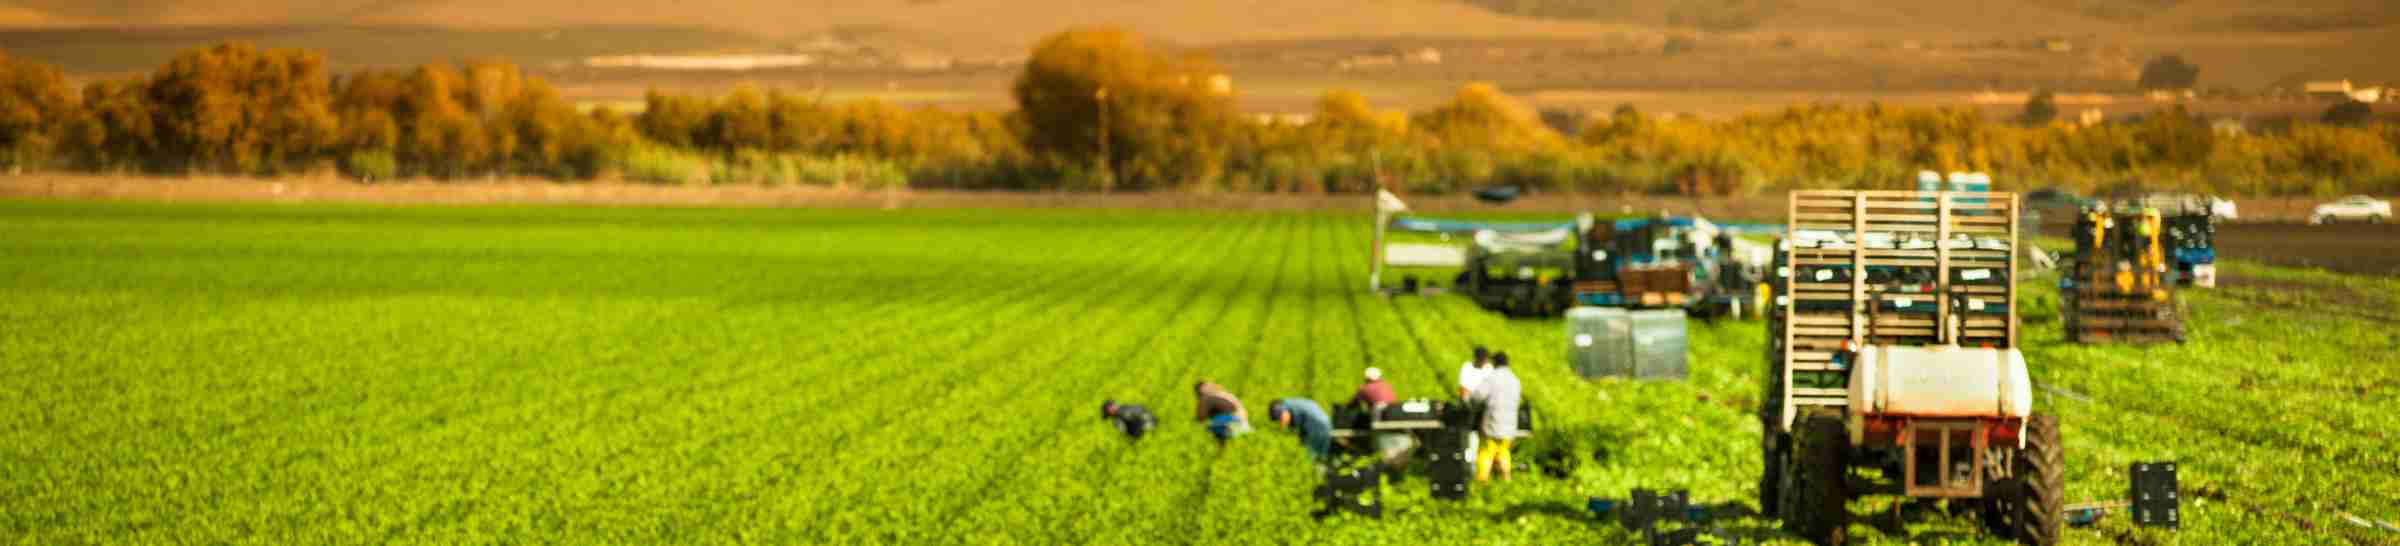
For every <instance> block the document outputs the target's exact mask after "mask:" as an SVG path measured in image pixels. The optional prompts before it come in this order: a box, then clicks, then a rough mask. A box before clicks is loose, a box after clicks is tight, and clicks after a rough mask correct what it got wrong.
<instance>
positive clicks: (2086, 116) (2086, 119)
mask: <svg viewBox="0 0 2400 546" xmlns="http://www.w3.org/2000/svg"><path fill="white" fill-rule="evenodd" d="M2103 121H2108V113H2107V112H2102V111H2100V109H2098V108H2085V109H2083V112H2082V113H2079V114H2076V115H2075V124H2076V125H2082V126H2084V127H2090V126H2093V125H2099V124H2100V122H2103Z"/></svg>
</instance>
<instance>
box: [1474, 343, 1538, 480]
mask: <svg viewBox="0 0 2400 546" xmlns="http://www.w3.org/2000/svg"><path fill="white" fill-rule="evenodd" d="M1470 399H1471V400H1475V401H1479V402H1483V427H1482V431H1483V446H1482V450H1481V451H1478V452H1476V454H1475V481H1478V482H1489V481H1491V480H1492V469H1493V468H1495V467H1496V468H1499V469H1500V479H1502V480H1506V479H1509V473H1510V469H1509V466H1510V463H1509V460H1508V448H1509V447H1510V444H1512V443H1514V442H1515V441H1516V439H1517V437H1518V436H1520V435H1522V434H1523V433H1522V432H1520V431H1518V430H1517V406H1518V405H1519V404H1523V403H1525V400H1524V385H1521V384H1518V383H1517V373H1516V372H1515V371H1513V370H1510V369H1509V368H1508V353H1505V352H1503V353H1499V354H1494V355H1492V371H1491V373H1490V375H1489V376H1486V377H1485V378H1484V379H1483V385H1481V386H1478V387H1475V395H1474V396H1473V397H1472V398H1470Z"/></svg>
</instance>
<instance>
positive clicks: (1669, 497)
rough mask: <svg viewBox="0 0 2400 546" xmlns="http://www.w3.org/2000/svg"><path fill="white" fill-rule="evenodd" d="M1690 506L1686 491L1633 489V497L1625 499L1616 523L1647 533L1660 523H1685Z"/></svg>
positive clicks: (1689, 496) (1688, 493)
mask: <svg viewBox="0 0 2400 546" xmlns="http://www.w3.org/2000/svg"><path fill="white" fill-rule="evenodd" d="M1690 506H1691V494H1690V492H1687V491H1683V490H1676V491H1663V492H1661V491H1651V490H1648V489H1635V490H1633V496H1632V497H1631V498H1628V499H1626V502H1625V510H1624V511H1623V512H1621V513H1620V514H1619V515H1618V521H1619V523H1623V524H1624V525H1625V528H1626V529H1631V530H1636V531H1648V530H1650V529H1651V528H1653V527H1656V526H1657V525H1658V524H1659V523H1661V522H1680V521H1685V520H1686V519H1687V517H1688V515H1689V512H1690V509H1689V507H1690Z"/></svg>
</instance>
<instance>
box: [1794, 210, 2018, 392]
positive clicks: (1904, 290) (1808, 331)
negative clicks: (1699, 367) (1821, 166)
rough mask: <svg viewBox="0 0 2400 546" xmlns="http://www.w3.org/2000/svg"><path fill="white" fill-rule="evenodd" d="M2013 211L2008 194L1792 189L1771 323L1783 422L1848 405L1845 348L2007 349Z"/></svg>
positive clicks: (2012, 327)
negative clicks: (1804, 411)
mask: <svg viewBox="0 0 2400 546" xmlns="http://www.w3.org/2000/svg"><path fill="white" fill-rule="evenodd" d="M2017 212H2018V202H2017V196H2016V194H2013V193H1981V192H1915V191H1796V192H1793V193H1792V199H1791V203H1790V205H1789V209H1788V211H1787V214H1788V216H1787V218H1789V220H1790V225H1791V233H1790V235H1789V236H1788V238H1787V239H1786V240H1785V244H1784V245H1783V248H1780V249H1778V250H1779V251H1780V252H1782V253H1783V256H1781V258H1783V259H1782V260H1780V261H1781V262H1782V263H1784V264H1785V267H1786V268H1787V271H1783V272H1781V273H1783V274H1782V275H1780V278H1779V279H1777V281H1778V286H1777V288H1778V290H1779V293H1780V295H1781V296H1783V297H1780V298H1777V300H1778V301H1777V302H1776V307H1775V309H1776V311H1777V312H1776V317H1774V319H1773V322H1772V324H1773V325H1774V328H1775V329H1776V330H1778V332H1777V333H1778V337H1779V338H1780V339H1778V340H1777V341H1778V344H1777V349H1779V351H1778V352H1780V353H1781V354H1780V355H1779V358H1780V360H1781V366H1780V368H1781V369H1780V373H1781V378H1780V379H1781V383H1780V384H1779V385H1780V386H1782V387H1783V388H1782V391H1783V397H1782V398H1783V405H1782V412H1781V416H1782V421H1783V422H1782V428H1784V429H1786V430H1788V429H1790V428H1791V425H1792V423H1793V422H1794V419H1795V417H1796V416H1797V415H1798V414H1799V413H1800V410H1802V409H1804V408H1826V409H1831V410H1837V411H1838V410H1840V409H1842V408H1845V407H1847V406H1848V404H1849V401H1848V396H1849V391H1848V389H1847V385H1848V382H1849V377H1848V366H1847V365H1845V364H1844V363H1842V362H1839V361H1838V359H1837V358H1836V354H1838V353H1839V352H1841V351H1842V350H1843V348H1844V346H1845V345H1846V344H1851V345H1852V346H1856V345H1864V344H1895V345H1939V344H1952V343H1955V344H1957V345H1960V346H1967V347H1991V348H2003V349H2004V348H2012V347H2015V346H2016V341H2017V329H2018V321H2017V311H2016V305H2015V302H2016V300H2017V288H2016V283H2015V279H2016V276H2017V275H2016V274H2017V264H2016V241H2017V230H2018V226H2017ZM1803 232H1811V233H1816V234H1820V235H1823V236H1820V237H1814V238H1811V237H1803V236H1802V234H1803ZM1802 385H1808V386H1802Z"/></svg>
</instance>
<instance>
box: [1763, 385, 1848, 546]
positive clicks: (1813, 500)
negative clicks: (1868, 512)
mask: <svg viewBox="0 0 2400 546" xmlns="http://www.w3.org/2000/svg"><path fill="white" fill-rule="evenodd" d="M1794 432H1795V433H1794V434H1793V436H1792V449H1791V455H1792V457H1791V459H1790V460H1791V466H1789V467H1787V468H1785V469H1784V478H1785V482H1784V485H1783V486H1782V487H1781V488H1779V489H1780V490H1779V491H1778V493H1780V494H1781V495H1782V497H1783V502H1784V506H1783V510H1782V513H1783V524H1784V529H1785V530H1787V531H1790V532H1792V533H1793V534H1797V535H1800V536H1802V537H1805V538H1807V539H1808V540H1809V541H1810V542H1815V543H1817V544H1825V545H1828V546H1831V545H1838V544H1842V543H1843V542H1845V539H1846V538H1847V537H1846V536H1845V533H1847V532H1848V530H1849V527H1850V485H1849V483H1848V482H1849V477H1850V466H1849V461H1848V460H1846V459H1847V454H1848V450H1849V445H1850V433H1849V431H1848V430H1846V429H1845V428H1844V427H1843V426H1842V420H1841V419H1839V418H1835V417H1830V416H1823V415H1817V416H1810V417H1808V418H1806V419H1803V420H1802V421H1801V422H1800V427H1799V429H1798V430H1796V431H1794Z"/></svg>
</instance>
